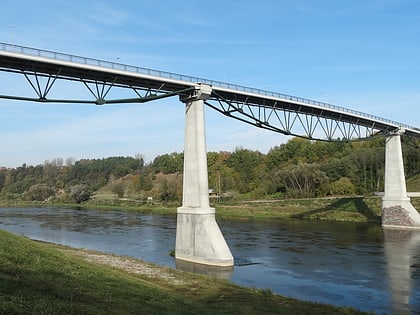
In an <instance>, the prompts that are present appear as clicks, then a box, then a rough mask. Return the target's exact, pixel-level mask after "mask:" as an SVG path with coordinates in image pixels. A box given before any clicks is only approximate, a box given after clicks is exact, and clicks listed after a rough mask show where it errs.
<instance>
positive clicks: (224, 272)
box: [175, 259, 233, 280]
mask: <svg viewBox="0 0 420 315" xmlns="http://www.w3.org/2000/svg"><path fill="white" fill-rule="evenodd" d="M175 262H176V269H179V270H182V271H187V272H194V273H199V274H202V275H206V276H209V277H211V278H218V279H226V280H230V279H231V277H232V273H233V266H231V267H214V266H206V265H200V264H193V263H191V262H188V261H185V260H180V259H176V260H175Z"/></svg>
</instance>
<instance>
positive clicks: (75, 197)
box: [69, 184, 90, 203]
mask: <svg viewBox="0 0 420 315" xmlns="http://www.w3.org/2000/svg"><path fill="white" fill-rule="evenodd" d="M69 196H70V199H71V200H72V201H74V202H76V203H82V202H83V201H87V200H89V198H90V191H89V189H88V186H87V185H83V184H78V185H74V186H71V187H70V193H69Z"/></svg>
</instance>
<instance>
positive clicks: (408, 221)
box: [382, 130, 420, 228]
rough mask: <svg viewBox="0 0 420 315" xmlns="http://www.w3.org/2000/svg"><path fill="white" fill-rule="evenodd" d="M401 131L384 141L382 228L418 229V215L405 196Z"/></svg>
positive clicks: (419, 220) (419, 222) (419, 224)
mask: <svg viewBox="0 0 420 315" xmlns="http://www.w3.org/2000/svg"><path fill="white" fill-rule="evenodd" d="M403 132H404V131H403V130H401V131H399V132H397V133H396V134H394V135H391V136H390V137H388V138H387V139H386V147H385V194H384V197H383V198H382V226H383V227H393V228H420V214H419V213H418V212H417V210H416V209H415V208H414V206H413V205H412V204H411V202H410V198H409V197H408V196H407V190H406V185H405V176H404V163H403V155H402V149H401V134H402V133H403Z"/></svg>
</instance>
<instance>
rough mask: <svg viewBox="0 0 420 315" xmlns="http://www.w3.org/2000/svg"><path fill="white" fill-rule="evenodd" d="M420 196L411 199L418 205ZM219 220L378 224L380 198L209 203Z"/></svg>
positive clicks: (144, 207)
mask: <svg viewBox="0 0 420 315" xmlns="http://www.w3.org/2000/svg"><path fill="white" fill-rule="evenodd" d="M419 201H420V198H412V202H413V204H414V206H416V205H417V208H419V206H420V202H419ZM179 206H180V204H179V202H178V203H177V202H171V203H162V202H159V203H157V202H153V203H141V202H139V201H136V200H130V199H126V198H121V199H118V198H115V199H112V200H97V199H93V200H90V201H88V202H85V203H81V204H74V203H60V202H58V203H54V202H25V201H19V200H0V207H57V208H76V209H99V210H112V211H133V212H137V213H145V214H161V215H176V209H177V207H179ZM211 206H212V207H214V208H215V209H216V217H217V218H219V219H227V218H229V219H302V220H328V221H347V222H359V223H375V224H380V221H381V198H380V197H378V196H371V197H364V196H347V197H341V196H340V197H328V198H308V199H273V198H266V199H236V200H229V201H222V202H219V203H212V204H211Z"/></svg>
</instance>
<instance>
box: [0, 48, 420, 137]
mask: <svg viewBox="0 0 420 315" xmlns="http://www.w3.org/2000/svg"><path fill="white" fill-rule="evenodd" d="M0 71H9V72H18V73H21V72H23V73H36V74H37V75H46V76H53V77H57V78H62V79H67V80H76V81H79V80H84V81H89V82H98V81H99V82H103V83H106V84H112V85H113V86H121V87H133V88H142V89H150V90H154V91H160V92H162V91H164V92H178V91H182V90H185V89H187V88H191V87H194V86H195V85H196V84H197V83H205V84H209V85H211V86H212V88H213V92H212V97H213V98H214V99H223V100H224V101H227V102H235V103H244V104H245V103H246V104H247V105H248V106H259V107H270V108H279V109H283V110H288V111H290V112H296V113H303V114H309V115H314V116H318V117H324V118H328V119H334V120H337V121H343V122H347V123H354V124H358V125H361V126H368V127H371V126H374V127H375V129H378V130H381V131H385V132H391V131H393V130H396V129H399V128H403V129H405V132H406V134H408V135H411V136H415V137H420V130H419V129H418V128H415V127H411V126H408V125H405V124H401V123H398V122H395V121H392V120H389V119H384V118H380V117H377V116H373V115H369V114H366V113H362V112H358V111H353V110H350V109H347V108H344V107H339V106H335V105H331V104H328V103H323V102H318V101H314V100H309V99H305V98H301V97H295V96H291V95H286V94H281V93H275V92H270V91H265V90H260V89H255V88H250V87H244V86H239V85H235V84H229V83H224V82H220V81H213V80H208V79H202V78H197V77H191V76H186V75H180V74H174V73H170V72H165V71H159V70H152V69H147V68H141V67H135V66H129V65H124V64H120V63H114V62H108V61H102V60H97V59H92V58H85V57H80V56H74V55H69V54H63V53H58V52H53V51H47V50H39V49H34V48H29V47H23V46H16V45H10V44H6V43H0Z"/></svg>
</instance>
